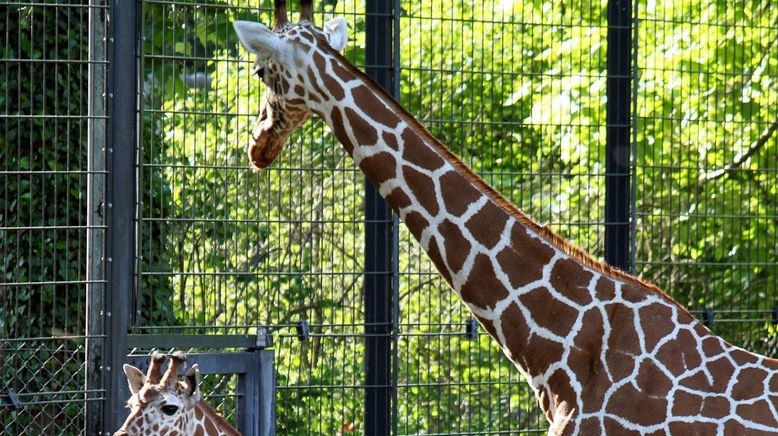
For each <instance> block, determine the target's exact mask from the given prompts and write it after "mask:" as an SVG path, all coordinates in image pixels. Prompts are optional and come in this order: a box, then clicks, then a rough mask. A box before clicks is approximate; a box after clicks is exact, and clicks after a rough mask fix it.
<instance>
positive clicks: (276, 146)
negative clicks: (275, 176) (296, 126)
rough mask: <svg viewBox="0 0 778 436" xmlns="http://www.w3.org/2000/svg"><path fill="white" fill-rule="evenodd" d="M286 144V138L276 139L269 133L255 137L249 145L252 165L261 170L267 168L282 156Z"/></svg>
mask: <svg viewBox="0 0 778 436" xmlns="http://www.w3.org/2000/svg"><path fill="white" fill-rule="evenodd" d="M285 142H286V139H285V138H276V137H274V135H271V134H269V133H265V134H264V135H261V136H259V137H254V139H253V140H252V142H251V145H249V160H250V161H251V165H252V166H254V167H255V168H257V169H260V170H263V169H265V168H267V167H268V166H269V165H270V164H271V163H273V161H275V160H276V158H277V157H278V155H279V154H281V150H283V149H284V143H285Z"/></svg>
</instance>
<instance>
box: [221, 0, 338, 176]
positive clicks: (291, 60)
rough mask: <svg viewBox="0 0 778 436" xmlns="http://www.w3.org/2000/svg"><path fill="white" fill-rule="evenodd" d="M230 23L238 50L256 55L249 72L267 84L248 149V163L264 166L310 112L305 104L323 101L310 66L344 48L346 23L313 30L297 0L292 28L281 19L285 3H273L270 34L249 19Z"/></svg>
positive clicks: (306, 5)
mask: <svg viewBox="0 0 778 436" xmlns="http://www.w3.org/2000/svg"><path fill="white" fill-rule="evenodd" d="M233 25H234V27H235V31H236V32H237V34H238V38H239V39H240V42H241V43H242V44H243V46H245V47H246V49H248V50H249V51H251V52H252V53H254V54H255V55H256V56H257V57H256V60H255V62H254V72H255V73H256V74H257V75H258V76H259V77H260V79H262V81H263V82H265V85H267V91H266V92H265V94H264V97H263V99H262V102H261V104H260V109H259V118H258V119H257V122H256V124H255V125H254V129H253V131H252V140H251V143H250V144H249V150H248V153H249V159H250V160H251V163H252V164H253V165H254V166H255V167H257V168H265V167H267V166H268V165H270V164H271V163H272V162H273V161H274V160H275V158H276V157H278V154H279V153H280V152H281V149H282V148H283V146H284V143H285V142H286V138H287V136H289V134H290V133H291V132H292V131H293V130H294V129H295V128H297V127H298V126H299V125H301V124H302V123H303V122H304V121H305V120H307V119H308V118H310V116H311V114H312V112H316V108H313V107H311V106H310V103H311V102H318V103H322V100H323V99H324V98H325V96H323V95H322V90H321V84H319V83H317V82H318V81H317V79H316V78H315V77H314V76H313V75H312V73H311V68H312V67H320V66H321V63H322V61H323V59H324V58H325V57H326V56H327V53H331V50H335V51H340V50H342V49H343V47H345V46H346V41H347V40H348V35H347V28H346V27H347V26H346V21H345V20H344V19H343V18H335V19H333V20H331V21H329V22H327V23H325V24H324V27H323V28H322V29H319V28H317V27H314V25H313V16H312V14H311V0H307V1H306V0H302V1H301V12H300V21H299V22H298V23H296V24H293V23H290V22H289V21H288V20H287V17H286V2H285V1H283V0H275V25H274V26H273V29H272V30H271V29H269V28H267V27H265V26H264V25H262V24H260V23H254V22H249V21H236V22H235V23H234V24H233ZM317 56H318V57H317ZM317 61H318V62H317Z"/></svg>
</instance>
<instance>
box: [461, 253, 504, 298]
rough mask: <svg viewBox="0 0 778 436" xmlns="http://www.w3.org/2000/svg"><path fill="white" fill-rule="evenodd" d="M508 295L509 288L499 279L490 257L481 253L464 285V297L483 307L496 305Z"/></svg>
mask: <svg viewBox="0 0 778 436" xmlns="http://www.w3.org/2000/svg"><path fill="white" fill-rule="evenodd" d="M507 296H508V290H507V289H505V286H503V284H502V283H501V282H500V281H499V280H497V276H496V275H495V273H494V268H493V267H492V262H491V260H489V257H488V256H486V255H485V254H483V253H479V254H478V255H476V257H475V261H474V262H473V269H472V270H471V272H470V276H469V277H468V278H467V282H466V283H465V284H464V285H463V286H462V299H463V300H465V301H466V302H469V303H471V304H474V305H476V306H478V307H481V308H488V307H494V306H495V305H496V304H497V302H499V301H502V300H503V299H505V297H507Z"/></svg>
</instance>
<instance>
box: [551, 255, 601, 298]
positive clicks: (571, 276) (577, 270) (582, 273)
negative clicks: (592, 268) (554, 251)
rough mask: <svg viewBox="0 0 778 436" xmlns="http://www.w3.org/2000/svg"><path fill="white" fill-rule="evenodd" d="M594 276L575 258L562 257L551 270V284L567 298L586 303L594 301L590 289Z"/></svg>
mask: <svg viewBox="0 0 778 436" xmlns="http://www.w3.org/2000/svg"><path fill="white" fill-rule="evenodd" d="M592 276H593V274H592V273H591V272H589V271H587V270H585V269H584V268H583V267H582V266H581V265H580V264H578V262H576V261H574V260H573V259H570V258H567V259H561V260H558V261H557V262H556V264H554V268H553V269H552V270H551V286H553V287H554V289H556V290H557V292H560V293H562V294H563V295H565V296H566V297H567V298H569V299H571V300H573V301H575V302H576V303H578V304H581V305H585V304H589V303H590V302H591V301H592V296H591V295H590V294H589V289H588V287H589V282H590V281H591V279H592Z"/></svg>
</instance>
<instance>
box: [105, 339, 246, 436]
mask: <svg viewBox="0 0 778 436" xmlns="http://www.w3.org/2000/svg"><path fill="white" fill-rule="evenodd" d="M165 359H166V356H165V355H163V354H158V353H155V354H154V355H152V357H151V365H149V370H148V373H147V374H146V375H145V376H144V375H143V373H142V372H141V371H140V370H139V369H138V368H135V367H134V366H131V365H124V373H125V375H126V376H127V382H128V384H129V385H130V391H131V392H132V397H131V398H130V399H129V401H128V402H127V406H128V407H129V408H130V414H129V416H128V417H127V419H126V420H125V422H124V424H123V425H122V427H121V428H120V429H119V430H118V431H116V432H115V433H114V436H240V433H239V432H238V431H237V430H235V429H234V428H233V427H232V426H230V424H229V423H228V422H227V421H226V420H224V418H222V417H221V416H219V414H218V413H217V412H216V411H215V410H214V409H213V408H212V407H211V406H210V405H208V403H206V402H205V401H204V400H203V399H202V398H201V395H200V389H199V372H198V369H197V365H193V366H192V368H191V369H190V370H189V371H188V372H187V373H186V377H185V379H186V380H185V382H180V381H178V377H177V375H176V374H177V371H178V367H179V365H180V364H181V363H182V362H183V361H184V359H185V358H184V356H183V354H174V355H172V356H170V363H169V366H168V369H167V371H166V372H165V374H164V376H163V375H162V365H163V364H164V362H165Z"/></svg>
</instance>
